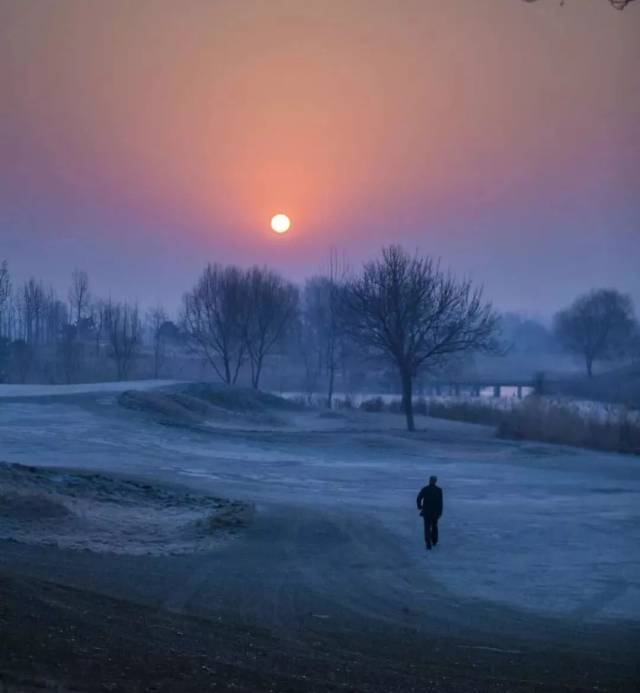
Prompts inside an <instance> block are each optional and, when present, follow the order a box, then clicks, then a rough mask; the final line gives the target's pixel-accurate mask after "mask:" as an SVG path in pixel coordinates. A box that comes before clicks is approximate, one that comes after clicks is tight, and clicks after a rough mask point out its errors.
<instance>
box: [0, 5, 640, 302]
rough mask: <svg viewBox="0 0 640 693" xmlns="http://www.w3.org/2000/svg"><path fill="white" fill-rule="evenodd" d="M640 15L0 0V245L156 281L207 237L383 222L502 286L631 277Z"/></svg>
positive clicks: (252, 249)
mask: <svg viewBox="0 0 640 693" xmlns="http://www.w3.org/2000/svg"><path fill="white" fill-rule="evenodd" d="M639 37H640V7H635V4H632V5H630V6H629V7H628V8H627V10H625V11H624V12H616V11H615V10H612V9H611V8H610V7H609V5H608V3H607V2H605V0H567V1H566V3H565V4H564V6H563V7H560V5H559V2H557V0H540V2H538V3H535V4H528V3H524V2H520V0H483V1H482V2H478V0H457V1H456V2H449V1H447V2H443V1H436V0H403V1H402V2H398V1H397V0H393V1H392V0H388V1H386V0H385V1H381V0H361V1H357V2H356V1H349V0H335V1H331V0H321V1H320V0H318V1H313V0H308V1H304V2H303V1H302V0H297V1H295V2H294V1H292V0H286V1H285V0H270V1H269V2H263V1H262V0H255V1H254V0H233V1H228V2H226V1H218V2H209V1H208V0H198V1H195V0H180V2H175V1H174V0H148V1H143V0H140V1H136V2H131V1H130V0H109V2H86V0H57V1H56V2H51V3H45V2H41V1H40V0H3V1H2V2H1V3H0V239H1V241H2V244H1V245H0V258H2V257H6V258H7V259H8V260H9V262H10V264H11V266H12V267H13V269H14V273H15V274H16V275H17V276H18V278H24V277H26V276H27V275H28V274H36V275H38V276H42V277H44V278H45V279H47V280H49V281H51V282H53V283H54V284H55V285H56V286H57V287H58V288H59V289H60V290H61V291H63V290H64V288H65V286H66V283H67V282H68V277H69V275H70V274H71V271H72V270H73V269H74V268H75V267H81V268H84V269H86V270H87V271H88V272H89V274H90V276H91V277H92V279H93V284H94V289H95V290H96V291H97V292H101V293H107V292H111V293H112V294H113V295H115V296H124V295H129V296H132V297H134V298H136V299H138V300H140V301H141V302H143V303H150V302H155V301H158V300H160V301H163V302H165V303H167V304H168V305H169V306H171V307H173V306H175V305H177V303H178V301H179V297H180V295H181V294H182V292H183V291H184V290H185V289H187V288H188V287H189V286H190V285H191V284H192V282H193V281H194V279H195V277H196V276H197V274H198V272H199V271H200V270H201V268H202V266H203V264H204V263H205V262H206V261H209V260H211V261H216V260H217V261H222V262H236V263H239V264H252V263H260V264H262V263H267V264H271V265H274V266H276V267H277V268H278V269H280V270H282V271H283V272H284V273H285V274H287V275H288V276H290V277H292V278H294V279H301V278H302V277H304V276H307V275H308V274H311V273H313V272H317V271H319V270H320V269H322V267H323V265H324V264H325V260H326V256H327V253H328V250H329V248H330V247H331V246H335V247H337V248H338V249H340V250H344V252H345V253H346V254H347V256H348V257H349V259H350V260H351V263H352V264H353V265H355V266H357V265H358V263H359V262H360V261H362V260H363V259H366V258H367V257H370V256H372V255H373V254H375V253H376V252H377V249H378V248H379V247H380V245H381V244H387V243H390V242H401V243H403V244H405V245H406V246H407V247H409V248H411V249H413V248H419V249H420V250H422V251H424V252H428V253H431V254H434V255H437V256H441V257H442V258H443V262H444V263H445V264H446V265H449V266H451V267H452V268H453V269H454V270H455V271H457V272H459V273H460V274H465V275H470V276H472V277H473V278H474V279H476V280H477V281H479V282H482V283H483V284H485V286H486V290H487V294H488V295H489V296H490V297H491V298H493V299H494V301H495V303H496V304H497V306H498V307H500V308H505V309H522V310H525V311H527V312H532V313H539V314H541V315H548V314H550V313H551V312H553V311H554V310H555V309H556V308H558V307H560V306H561V305H563V304H564V303H566V302H567V301H569V300H571V299H572V298H573V297H574V296H575V294H576V293H578V292H580V291H583V290H586V289H589V288H591V287H593V286H615V287H617V288H620V289H622V290H624V291H628V292H631V293H632V295H633V296H634V298H635V300H636V302H637V303H640V272H638V267H639V266H640V196H639V195H638V192H637V191H638V181H639V180H640V70H638V69H637V66H638V61H639V60H640V40H639ZM278 211H284V212H286V213H287V214H289V215H290V216H291V217H292V220H293V224H294V226H293V229H292V231H291V232H290V233H289V234H287V235H286V236H284V237H277V236H275V235H274V234H272V233H271V232H270V230H269V225H268V222H269V218H270V216H271V215H272V214H274V213H275V212H278Z"/></svg>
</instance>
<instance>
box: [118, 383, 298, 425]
mask: <svg viewBox="0 0 640 693" xmlns="http://www.w3.org/2000/svg"><path fill="white" fill-rule="evenodd" d="M118 402H119V403H120V405H121V406H123V407H126V408H127V409H133V410H136V411H140V412H145V413H147V414H150V415H151V416H153V417H154V418H155V419H157V420H159V421H160V422H161V423H165V424H173V425H183V426H184V425H187V426H201V425H216V424H217V425H224V426H231V427H233V426H241V427H245V426H247V425H250V426H258V427H260V426H268V427H272V426H284V425H286V424H287V423H288V421H287V418H286V414H287V412H295V411H299V410H300V409H301V408H302V407H301V405H300V404H297V403H295V402H291V401H290V400H287V399H284V398H283V397H278V396H277V395H273V394H270V393H267V392H261V391H259V390H253V389H250V388H241V387H232V386H227V385H214V384H210V383H192V384H188V385H181V386H176V387H172V388H164V389H158V390H154V391H141V390H127V391H126V392H123V393H122V394H121V395H120V397H119V398H118Z"/></svg>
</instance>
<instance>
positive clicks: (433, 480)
mask: <svg viewBox="0 0 640 693" xmlns="http://www.w3.org/2000/svg"><path fill="white" fill-rule="evenodd" d="M437 483H438V477H437V476H430V477H429V486H435V485H436V484H437Z"/></svg>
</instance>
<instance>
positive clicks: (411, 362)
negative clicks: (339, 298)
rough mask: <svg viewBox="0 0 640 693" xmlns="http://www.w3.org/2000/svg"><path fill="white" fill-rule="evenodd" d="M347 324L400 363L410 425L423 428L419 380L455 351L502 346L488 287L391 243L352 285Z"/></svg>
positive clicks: (348, 293)
mask: <svg viewBox="0 0 640 693" xmlns="http://www.w3.org/2000/svg"><path fill="white" fill-rule="evenodd" d="M344 316H345V325H346V327H347V329H348V330H349V331H350V333H351V334H352V335H353V337H354V338H355V339H356V340H357V341H358V342H359V343H360V344H361V345H363V346H364V347H369V348H371V349H372V350H373V351H374V352H377V353H378V354H380V355H382V356H384V357H385V358H387V359H388V360H390V361H392V362H393V363H394V364H395V365H396V367H397V368H398V372H399V375H400V380H401V383H402V400H403V406H404V410H405V415H406V419H407V428H408V429H409V430H410V431H413V430H415V423H414V418H413V399H412V394H413V379H414V378H415V376H416V375H417V374H418V372H419V371H420V370H421V369H428V368H432V369H433V368H435V367H442V365H443V364H444V363H445V362H446V360H447V359H449V358H451V357H452V356H454V355H457V354H462V353H469V352H473V351H493V350H495V349H496V348H497V342H496V338H495V335H496V332H497V326H498V318H497V316H496V314H495V313H494V311H493V308H492V306H491V304H490V303H486V302H484V300H483V297H482V290H481V289H479V288H474V287H473V286H472V285H471V283H470V282H468V281H456V280H455V279H454V278H453V277H452V276H451V275H450V274H445V273H443V272H442V271H441V270H440V267H439V265H438V263H434V262H433V261H432V260H431V259H430V258H428V257H419V256H417V255H416V256H413V257H412V256H410V255H409V254H408V253H407V252H406V251H405V250H403V249H402V248H401V247H400V246H390V247H388V248H383V250H382V257H381V258H380V259H379V260H375V261H373V262H369V263H367V264H365V265H364V268H363V271H362V273H361V275H360V276H358V277H356V278H354V279H352V280H351V281H349V282H348V285H347V289H346V291H345V297H344Z"/></svg>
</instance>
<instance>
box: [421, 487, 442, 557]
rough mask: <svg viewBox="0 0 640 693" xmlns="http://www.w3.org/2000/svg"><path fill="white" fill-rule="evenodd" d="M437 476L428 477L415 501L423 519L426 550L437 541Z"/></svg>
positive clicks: (439, 492)
mask: <svg viewBox="0 0 640 693" xmlns="http://www.w3.org/2000/svg"><path fill="white" fill-rule="evenodd" d="M437 484H438V477H437V476H431V477H429V485H428V486H424V487H423V488H422V489H420V493H419V494H418V498H417V499H416V502H417V504H418V510H419V511H420V514H421V515H422V519H423V520H424V543H425V546H426V548H427V550H428V551H431V547H432V546H435V545H436V544H437V543H438V520H439V519H440V518H441V517H442V489H441V488H440V487H439V486H438V485H437Z"/></svg>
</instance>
